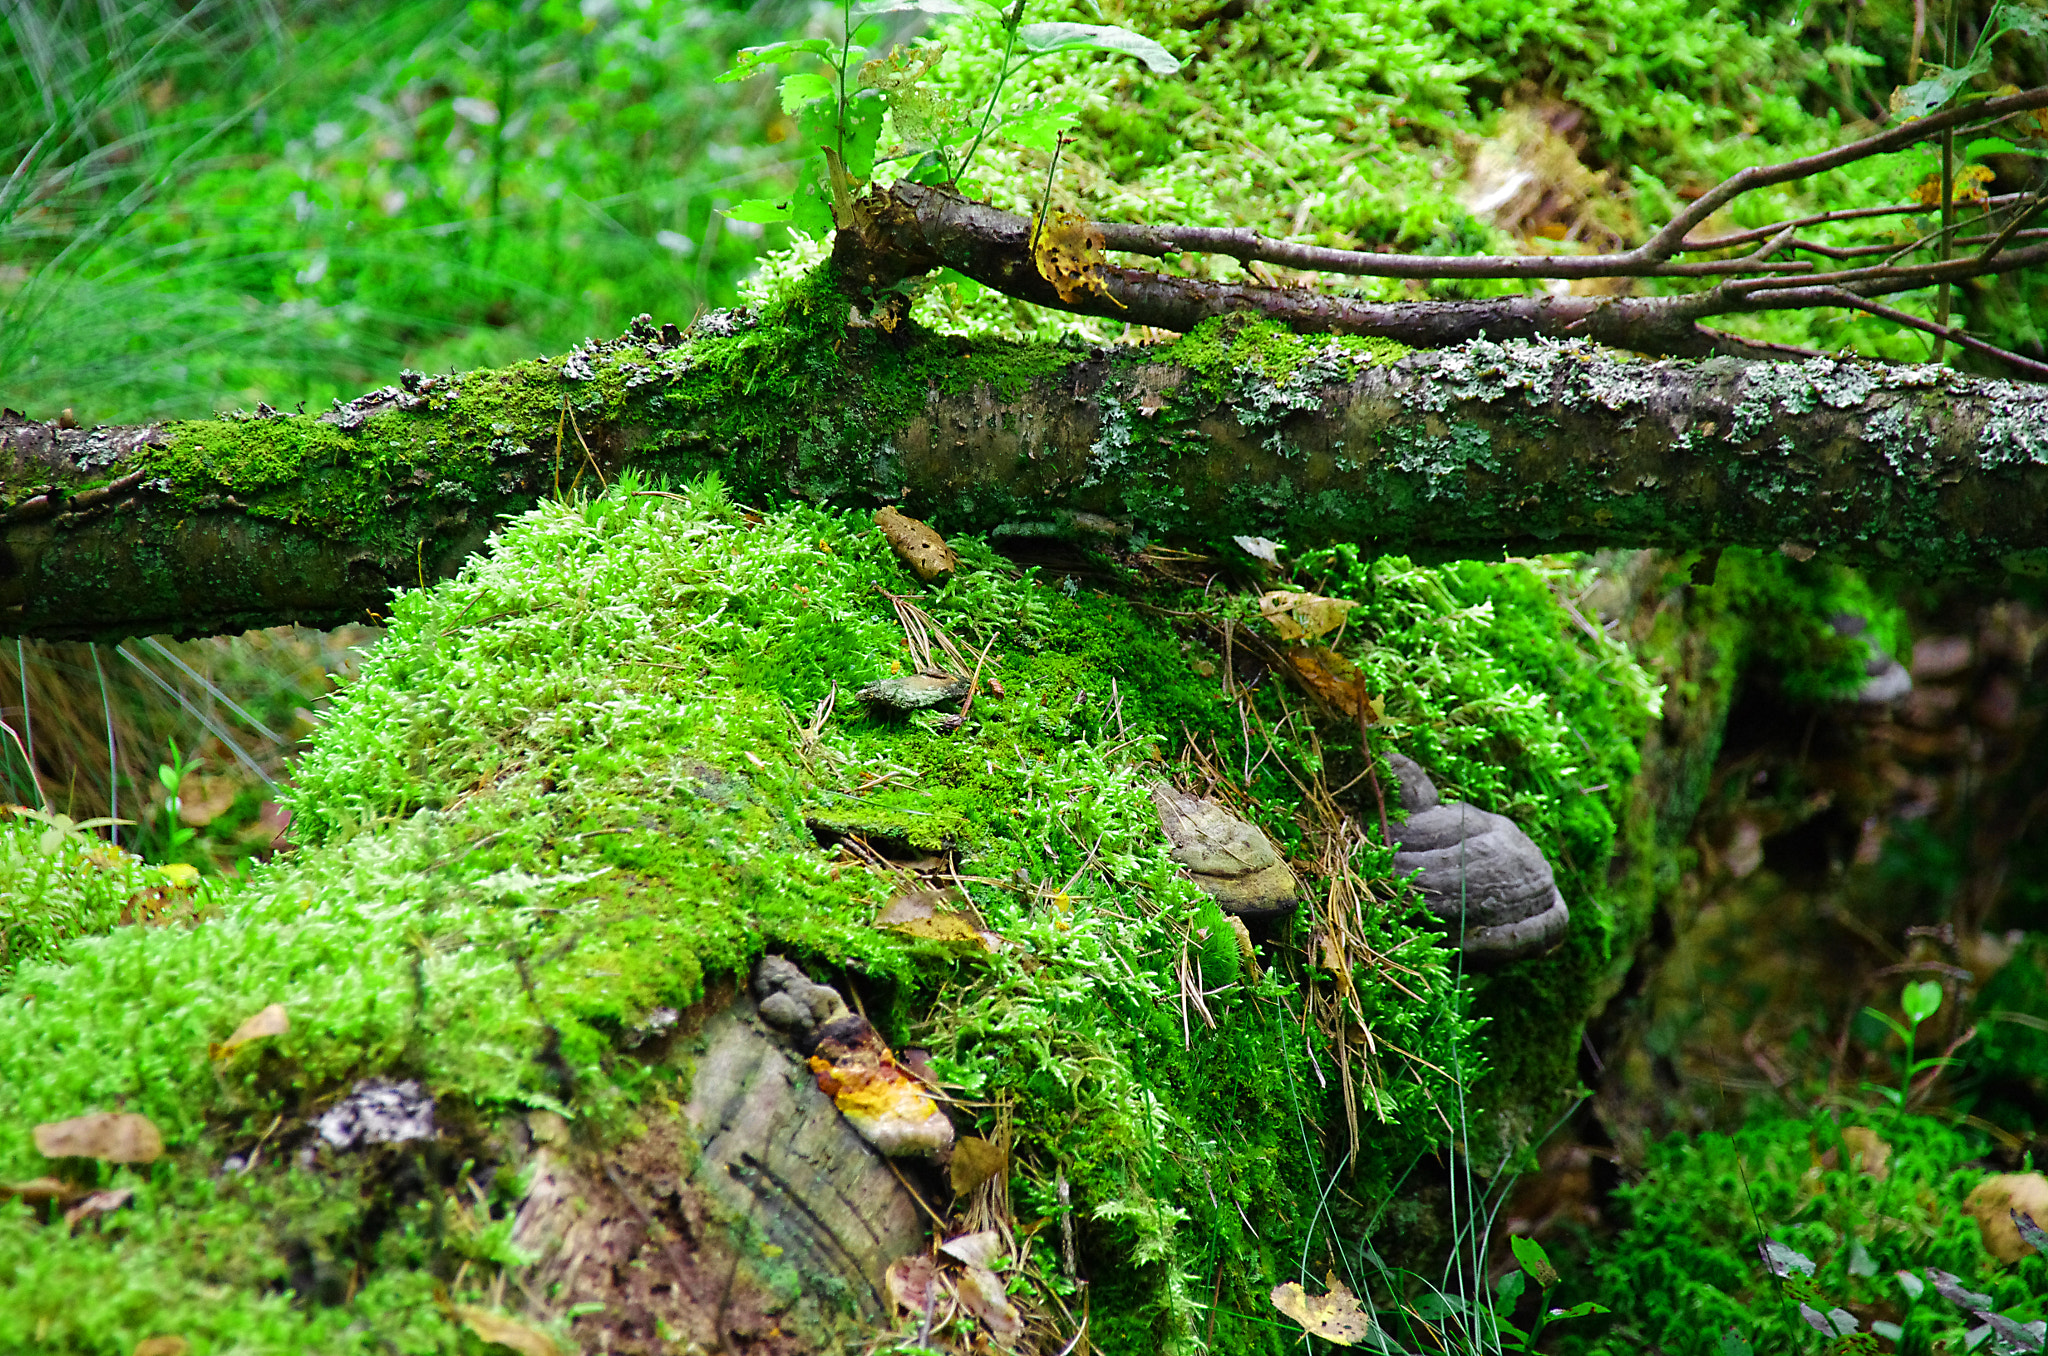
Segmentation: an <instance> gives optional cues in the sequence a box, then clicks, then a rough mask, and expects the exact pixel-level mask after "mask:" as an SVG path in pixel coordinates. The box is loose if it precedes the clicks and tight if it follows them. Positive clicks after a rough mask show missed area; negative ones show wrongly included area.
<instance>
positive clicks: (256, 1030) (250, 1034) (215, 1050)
mask: <svg viewBox="0 0 2048 1356" xmlns="http://www.w3.org/2000/svg"><path fill="white" fill-rule="evenodd" d="M291 1029H292V1019H291V1018H290V1017H289V1016H287V1015H286V1014H285V1010H284V1004H282V1003H272V1004H271V1005H270V1006H269V1007H267V1008H265V1009H263V1011H261V1012H259V1013H257V1014H256V1015H255V1016H254V1017H251V1018H250V1019H249V1020H248V1021H246V1022H243V1023H242V1024H241V1025H240V1026H238V1027H236V1028H235V1034H234V1035H232V1036H229V1037H228V1038H227V1039H226V1040H224V1041H216V1042H215V1043H214V1044H213V1045H211V1046H209V1047H208V1054H209V1055H210V1056H211V1057H212V1058H214V1059H226V1058H227V1057H228V1056H229V1055H232V1054H234V1053H235V1051H237V1050H239V1049H241V1048H242V1047H243V1046H245V1045H247V1044H249V1043H250V1042H251V1041H260V1040H263V1039H264V1038H265V1037H268V1036H282V1035H283V1034H284V1033H285V1032H287V1031H290V1030H291Z"/></svg>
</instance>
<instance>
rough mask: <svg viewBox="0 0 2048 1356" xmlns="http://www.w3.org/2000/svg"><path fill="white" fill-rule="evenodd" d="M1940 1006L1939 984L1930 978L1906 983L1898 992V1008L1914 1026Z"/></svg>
mask: <svg viewBox="0 0 2048 1356" xmlns="http://www.w3.org/2000/svg"><path fill="white" fill-rule="evenodd" d="M1940 1007H1941V985H1940V984H1938V983H1936V982H1935V981H1934V980H1931V979H1923V980H1920V981H1918V982H1917V983H1913V984H1908V985H1907V986H1906V987H1905V989H1904V990H1902V991H1901V992H1900V994H1899V1010H1900V1011H1901V1012H1904V1013H1905V1014H1906V1018H1907V1020H1908V1021H1910V1022H1912V1023H1913V1025H1914V1026H1918V1025H1920V1023H1922V1022H1924V1021H1926V1020H1927V1019H1928V1018H1929V1017H1932V1016H1933V1015H1934V1014H1935V1012H1936V1011H1938V1010H1939V1009H1940Z"/></svg>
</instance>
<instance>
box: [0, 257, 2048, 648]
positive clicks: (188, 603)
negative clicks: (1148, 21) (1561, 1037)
mask: <svg viewBox="0 0 2048 1356" xmlns="http://www.w3.org/2000/svg"><path fill="white" fill-rule="evenodd" d="M847 315H848V308H847V304H846V302H845V300H844V298H843V296H842V295H841V294H839V293H837V292H836V291H833V290H830V289H829V288H827V287H825V286H824V285H823V284H821V283H814V284H812V285H811V287H810V289H809V290H807V291H803V292H800V293H799V294H798V295H797V296H795V297H794V298H793V299H792V300H791V301H790V302H789V303H788V304H787V305H786V306H784V307H782V308H780V309H779V310H778V311H777V313H775V314H773V315H771V316H768V317H766V318H765V319H761V320H759V321H757V320H756V319H755V318H754V317H753V316H751V315H747V314H735V313H721V314H719V315H716V316H713V317H710V318H708V319H707V320H706V321H705V322H701V323H700V324H699V325H698V326H696V327H695V328H694V329H692V330H691V331H690V332H689V333H687V334H685V333H683V332H681V331H678V330H677V329H675V328H674V327H673V326H662V327H659V328H657V327H655V326H654V325H653V324H652V323H651V322H646V321H644V320H643V322H641V323H638V324H636V325H635V327H634V328H633V329H632V330H630V331H629V332H628V333H627V334H626V335H624V336H622V337H621V338H620V339H618V340H616V341H612V342H609V343H605V344H598V345H593V346H590V347H587V348H585V349H581V350H578V351H577V352H574V353H572V354H570V355H568V356H567V357H566V358H564V359H561V360H552V361H534V362H529V363H522V364H519V365H517V366H513V367H508V368H504V369H501V370H495V371H480V372H472V373H468V374H465V375H461V376H452V377H424V376H421V375H419V374H416V373H407V374H405V376H404V377H403V378H402V380H401V382H400V383H399V384H398V385H395V386H387V387H385V388H383V389H381V390H379V391H375V392H372V393H370V394H369V395H366V396H363V397H361V398H359V399H357V400H355V401H353V402H350V403H349V404H347V405H340V404H337V406H336V408H335V409H333V410H331V411H329V412H327V413H323V414H311V415H309V414H300V415H289V414H280V413H277V412H274V411H269V410H259V411H258V412H257V413H256V414H254V415H247V414H242V413H240V412H237V413H236V414H234V415H231V416H222V417H217V418H215V419H211V420H192V421H186V422H178V423H167V424H162V425H153V426H149V427H143V428H117V429H106V428H101V429H79V430H65V429H61V428H59V427H58V426H56V425H55V424H47V423H35V422H30V421H27V420H23V419H20V418H18V417H12V416H10V417H9V418H8V419H7V420H6V421H5V422H4V423H0V631H5V632H7V633H15V634H25V635H37V636H98V637H111V636H117V635H122V634H133V633H146V632H158V631H172V632H178V633H182V634H192V633H198V632H204V631H218V630H228V629H235V628H240V627H248V626H255V625H262V624H270V623H277V622H284V621H294V620H295V621H300V622H305V623H309V624H327V623H334V622H338V621H341V620H344V619H348V618H352V617H358V616H361V615H363V614H364V613H366V612H368V613H375V612H377V611H379V610H381V609H382V607H383V606H384V603H385V600H386V598H387V597H388V594H389V591H390V590H391V589H392V588H393V587H396V586H401V585H407V584H414V583H418V582H422V581H423V580H424V579H426V578H428V577H430V576H438V575H443V574H447V573H450V572H452V571H453V569H454V568H455V567H456V566H457V565H458V564H459V563H460V561H461V560H462V559H463V558H464V557H466V556H467V555H468V554H470V553H471V552H472V551H474V550H475V549H476V548H477V547H478V546H479V545H480V544H481V543H482V542H483V540H484V539H485V536H486V535H487V534H488V532H489V531H490V530H491V527H492V524H493V523H494V522H495V521H496V520H497V519H498V518H499V517H500V515H502V514H504V513H507V512H510V511H513V510H516V509H519V508H522V507H525V506H527V505H530V504H532V503H533V502H535V501H536V500H537V499H541V498H544V497H548V496H552V495H556V494H570V493H574V492H576V491H577V490H579V489H581V488H582V487H584V486H589V485H591V483H592V482H593V481H604V480H607V479H609V478H610V477H611V476H613V475H614V474H615V473H616V472H617V471H618V470H619V469H620V468H621V467H623V466H626V465H638V466H642V467H645V468H647V469H648V470H649V471H651V472H653V473H655V474H666V475H670V476H685V475H695V474H701V473H703V472H705V471H714V470H715V471H717V472H718V473H720V474H721V475H722V476H723V477H724V478H725V480H726V481H727V483H728V484H730V485H732V486H733V487H734V488H735V489H736V490H737V491H739V492H741V493H743V494H745V495H747V496H751V497H755V498H785V497H791V496H794V497H798V498H806V499H811V500H816V501H833V502H842V503H878V502H885V501H886V502H898V503H902V504H903V505H904V506H905V507H906V508H907V509H908V510H909V511H910V512H912V513H915V514H919V515H921V516H925V517H928V518H930V519H931V520H933V521H934V522H935V523H936V524H937V525H938V526H939V527H941V528H942V529H943V530H946V531H956V530H964V529H974V530H980V531H989V532H994V533H997V534H1003V533H1012V534H1048V533H1052V534H1058V533H1069V534H1072V533H1085V532H1087V531H1090V530H1097V531H1103V532H1116V533H1124V532H1127V533H1130V534H1133V535H1135V536H1140V537H1152V538H1156V537H1193V538H1198V539H1207V540H1210V541H1218V540H1222V539H1225V538H1227V537H1228V536H1230V535H1233V534H1259V535H1264V536H1269V537H1275V538H1279V539H1282V540H1285V541H1287V542H1288V543H1290V544H1291V545H1295V546H1308V545H1313V544H1318V543H1326V542H1332V541H1356V542H1360V543H1364V544H1367V545H1369V546H1378V547H1384V548H1388V549H1395V550H1400V551H1404V552H1407V553H1410V554H1413V555H1418V556H1437V557H1443V556H1451V555H1489V556H1491V555H1498V554H1499V553H1500V552H1501V551H1502V550H1504V549H1505V550H1507V551H1509V552H1538V551H1546V550H1561V549H1570V548H1582V547H1592V546H1607V545H1615V546H1677V547H1701V546H1712V545H1717V544H1747V545H1756V546H1764V547H1778V546H1780V545H1783V546H1785V547H1786V549H1787V550H1789V551H1791V552H1793V553H1795V554H1801V555H1803V554H1805V553H1806V552H1807V551H1809V550H1812V551H1819V552H1824V553H1828V554H1829V555H1831V556H1833V557H1835V558H1839V559H1843V560H1859V561H1860V560H1868V561H1887V562H1892V563H1896V564H1898V565H1901V566H1904V567H1908V568H1911V569H1914V570H1918V571H1922V572H1928V573H1942V572H1950V571H1957V570H1964V571H1975V572H1986V573H1989V572H1997V571H2001V570H2012V571H2023V572H2028V573H2040V572H2043V571H2048V391H2044V390H2041V389H2039V388H2034V387H2029V386H2024V385H2015V384H2011V383H2005V382H1998V381H1991V380H1985V379H1981V378H1976V377H1969V376H1964V375H1960V374H1957V373H1955V372H1951V371H1948V370H1945V369H1942V368H1937V367H1888V366H1883V365H1878V364H1871V363H1864V362H1856V361H1834V360H1825V359H1817V360H1813V361H1811V362H1808V363H1805V364H1801V365H1797V366H1794V365H1788V364H1772V363H1744V362H1739V361H1735V360H1730V359H1714V360H1707V361H1701V362H1680V361H1659V362H1649V361H1642V360H1631V359H1630V358H1628V357H1626V356H1623V355H1619V354H1615V353H1611V352H1607V351H1605V350H1600V349H1596V348H1593V347H1590V346H1586V345H1580V344H1558V343H1550V342H1540V341H1532V342H1514V343H1506V344H1499V343H1492V342H1487V341H1484V340H1482V341H1477V342H1474V343H1469V344H1464V345H1461V346H1458V347H1456V348H1449V349H1443V350H1436V351H1427V352H1410V351H1406V350H1402V349H1400V348H1398V347H1397V346H1394V345H1390V344H1388V343H1387V342H1385V341H1380V340H1370V339H1359V338H1320V337H1312V336H1311V337H1304V336H1300V335H1295V334H1292V333H1289V332H1288V331H1286V330H1284V329H1283V328H1281V327H1280V326H1278V325H1276V324H1273V323H1271V322H1264V321H1243V320H1238V319H1225V320H1221V321H1213V322H1207V323H1205V325H1204V326H1202V327H1200V328H1198V329H1197V330H1196V331H1195V332H1193V333H1192V334H1190V335H1189V336H1187V337H1186V338H1184V339H1181V340H1180V341H1178V342H1176V343H1173V344H1171V345H1167V346H1162V347H1153V348H1144V349H1135V348H1134V349H1117V350H1096V351H1093V352H1090V351H1086V350H1080V349H1075V348H1072V347H1062V346H1059V345H1051V344H1047V345H1035V346H1018V345H1003V344H995V343H989V342H968V341H965V340H956V339H947V338H940V337H930V336H923V335H911V334H909V333H908V332H906V331H904V330H902V329H899V330H898V331H897V332H895V333H888V332H885V331H883V330H881V329H877V328H867V327H854V328H848V327H847V325H846V317H847Z"/></svg>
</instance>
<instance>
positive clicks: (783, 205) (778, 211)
mask: <svg viewBox="0 0 2048 1356" xmlns="http://www.w3.org/2000/svg"><path fill="white" fill-rule="evenodd" d="M725 215H726V216H728V217H731V218H732V219H733V220H734V221H753V222H760V223H763V224H766V223H768V222H771V221H788V220H789V219H790V215H791V213H790V210H789V204H788V203H787V202H774V201H771V200H770V199H768V198H748V199H747V200H746V201H745V202H743V203H740V204H739V205H738V206H736V207H728V208H726V209H725Z"/></svg>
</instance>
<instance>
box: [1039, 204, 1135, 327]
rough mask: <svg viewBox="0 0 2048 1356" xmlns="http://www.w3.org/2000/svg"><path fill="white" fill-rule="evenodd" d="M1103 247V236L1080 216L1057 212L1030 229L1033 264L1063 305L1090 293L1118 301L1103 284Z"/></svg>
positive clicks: (1047, 215)
mask: <svg viewBox="0 0 2048 1356" xmlns="http://www.w3.org/2000/svg"><path fill="white" fill-rule="evenodd" d="M1102 246H1103V237H1102V232H1100V231H1097V230H1091V229H1090V228H1089V226H1088V219H1087V218H1086V217H1083V216H1081V215H1079V214H1078V213H1074V212H1066V211H1061V210H1059V209H1058V208H1055V209H1054V210H1052V211H1051V212H1048V213H1046V214H1045V215H1044V216H1042V217H1039V218H1038V219H1037V220H1036V221H1034V222H1033V223H1032V226H1031V262H1032V263H1034V264H1036V265H1037V266H1038V276H1039V277H1041V278H1043V279H1045V280H1046V281H1047V282H1049V283H1051V284H1052V290H1053V291H1055V292H1057V293H1059V294H1060V300H1061V301H1064V302H1068V303H1072V302H1075V301H1079V300H1080V299H1081V297H1082V296H1083V295H1084V294H1087V293H1093V294H1094V295H1096V296H1099V297H1107V298H1108V299H1109V300H1111V301H1116V300H1117V299H1116V297H1114V296H1112V295H1111V293H1110V290H1109V287H1108V285H1107V284H1105V283H1104V282H1103V280H1102ZM1117 304H1118V305H1119V306H1121V305H1122V304H1123V303H1122V302H1120V301H1119V302H1117Z"/></svg>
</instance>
